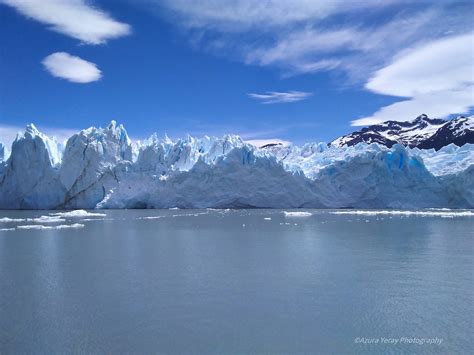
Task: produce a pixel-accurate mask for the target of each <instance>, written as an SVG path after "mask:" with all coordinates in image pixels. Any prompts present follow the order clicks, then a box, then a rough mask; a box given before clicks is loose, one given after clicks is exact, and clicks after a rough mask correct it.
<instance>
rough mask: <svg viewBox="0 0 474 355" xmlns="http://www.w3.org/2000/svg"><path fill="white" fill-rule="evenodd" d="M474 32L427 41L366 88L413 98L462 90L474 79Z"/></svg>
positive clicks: (384, 71) (368, 83)
mask: <svg viewBox="0 0 474 355" xmlns="http://www.w3.org/2000/svg"><path fill="white" fill-rule="evenodd" d="M473 46H474V35H473V34H466V35H461V36H454V37H447V38H443V39H440V40H436V41H433V42H430V43H426V44H424V45H423V46H421V47H419V48H415V49H414V50H411V51H409V52H407V53H405V54H403V55H399V56H398V57H396V58H395V60H394V62H393V63H391V64H390V65H388V66H386V67H384V68H382V69H380V70H378V71H377V72H376V73H375V75H374V76H373V77H372V78H370V79H369V81H368V82H367V84H366V85H365V87H366V88H367V89H369V90H371V91H373V92H375V93H379V94H385V95H393V96H405V97H413V96H416V95H419V94H425V93H431V92H436V91H443V90H452V89H458V88H459V87H461V86H464V85H465V84H466V83H472V82H473V81H474V77H473V76H474V74H473V70H474V69H473V63H474V51H473Z"/></svg>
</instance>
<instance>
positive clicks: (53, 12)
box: [0, 0, 131, 44]
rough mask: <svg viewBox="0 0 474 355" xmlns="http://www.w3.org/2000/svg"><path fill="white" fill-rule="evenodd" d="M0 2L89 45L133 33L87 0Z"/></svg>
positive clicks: (7, 0) (127, 26)
mask: <svg viewBox="0 0 474 355" xmlns="http://www.w3.org/2000/svg"><path fill="white" fill-rule="evenodd" d="M0 3H3V4H6V5H9V6H12V7H14V8H15V9H16V10H17V11H18V12H19V13H21V14H22V15H24V16H26V17H28V18H31V19H34V20H36V21H39V22H41V23H44V24H46V25H47V26H48V27H49V28H50V29H51V30H53V31H56V32H59V33H62V34H64V35H67V36H70V37H73V38H76V39H78V40H80V41H81V42H83V43H86V44H102V43H105V42H106V41H107V40H109V39H113V38H117V37H121V36H125V35H127V34H129V33H130V32H131V28H130V26H129V25H128V24H125V23H122V22H119V21H116V20H114V19H113V18H112V17H111V16H110V15H109V14H107V13H106V12H104V11H102V10H100V9H98V8H97V7H95V6H92V5H91V4H90V3H91V2H90V1H86V0H0Z"/></svg>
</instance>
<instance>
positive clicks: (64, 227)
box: [17, 223, 84, 230]
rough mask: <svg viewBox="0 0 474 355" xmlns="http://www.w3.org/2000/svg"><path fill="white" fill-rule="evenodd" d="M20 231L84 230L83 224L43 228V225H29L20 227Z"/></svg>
mask: <svg viewBox="0 0 474 355" xmlns="http://www.w3.org/2000/svg"><path fill="white" fill-rule="evenodd" d="M17 228H18V229H48V230H50V229H69V228H84V225H83V224H80V223H74V224H60V225H58V226H43V225H41V224H27V225H23V226H18V227H17Z"/></svg>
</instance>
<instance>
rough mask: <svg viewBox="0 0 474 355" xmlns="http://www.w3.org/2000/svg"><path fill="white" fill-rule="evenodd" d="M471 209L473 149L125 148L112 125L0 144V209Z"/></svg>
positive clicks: (189, 144)
mask: <svg viewBox="0 0 474 355" xmlns="http://www.w3.org/2000/svg"><path fill="white" fill-rule="evenodd" d="M176 207H177V208H391V209H398V208H405V209H406V208H413V209H415V208H473V207H474V145H473V144H464V145H463V146H462V147H458V146H455V145H454V144H450V145H448V146H445V147H443V148H441V149H439V150H438V151H435V150H434V149H427V150H423V149H418V148H406V147H405V146H403V145H400V144H394V145H393V146H392V147H391V148H387V147H386V146H384V145H379V144H377V143H372V144H366V143H359V144H356V145H353V146H344V147H337V146H328V145H327V144H326V143H308V144H305V145H303V146H296V145H289V146H278V145H276V146H269V147H265V148H258V147H256V146H253V145H251V144H249V143H246V142H245V141H243V140H242V139H241V138H240V137H238V136H235V135H225V136H223V137H208V136H204V137H202V138H195V137H191V136H188V137H186V138H184V139H177V140H174V141H173V140H171V139H169V138H168V137H165V138H159V137H158V136H157V135H156V134H154V135H152V136H151V137H150V138H149V139H147V140H145V141H144V142H135V143H133V142H132V141H131V140H130V138H129V137H128V135H127V132H126V130H125V128H124V127H123V126H122V125H118V124H117V123H116V122H115V121H112V122H111V123H110V124H109V125H108V126H107V127H105V128H95V127H91V128H88V129H85V130H82V131H80V132H78V133H76V134H74V135H73V136H72V137H70V138H69V139H68V140H67V143H66V144H65V146H62V145H61V144H59V143H58V142H56V141H55V139H54V138H50V137H48V136H46V135H45V134H43V133H41V132H40V131H39V130H38V129H37V128H36V127H35V126H34V125H33V124H30V125H28V126H27V127H26V129H25V131H24V133H23V134H19V135H18V136H17V138H16V139H15V141H14V142H13V144H12V146H11V149H10V150H7V147H5V146H4V145H2V144H0V208H1V209H66V210H67V209H95V208H104V209H105V208H176Z"/></svg>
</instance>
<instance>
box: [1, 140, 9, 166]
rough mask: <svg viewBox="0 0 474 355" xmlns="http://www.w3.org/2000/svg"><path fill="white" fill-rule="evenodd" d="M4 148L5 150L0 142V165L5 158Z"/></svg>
mask: <svg viewBox="0 0 474 355" xmlns="http://www.w3.org/2000/svg"><path fill="white" fill-rule="evenodd" d="M6 153H7V152H6V148H5V145H4V144H3V143H2V142H0V163H1V162H3V161H4V160H5V157H6V155H7V154H6Z"/></svg>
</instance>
